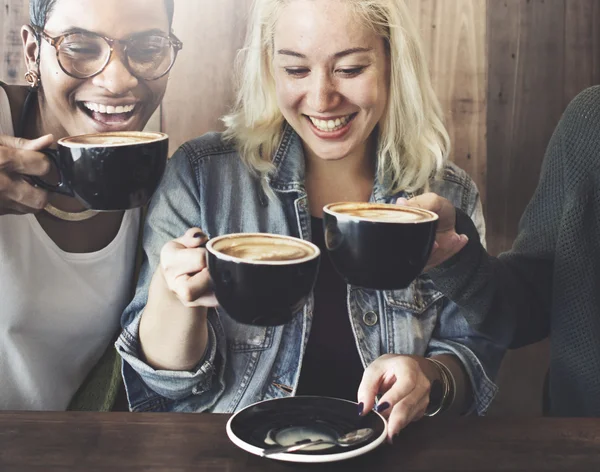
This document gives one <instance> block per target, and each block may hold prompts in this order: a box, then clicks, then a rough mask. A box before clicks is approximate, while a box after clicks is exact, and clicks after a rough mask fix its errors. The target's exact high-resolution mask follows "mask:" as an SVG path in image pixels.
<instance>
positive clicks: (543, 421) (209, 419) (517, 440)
mask: <svg viewBox="0 0 600 472" xmlns="http://www.w3.org/2000/svg"><path fill="white" fill-rule="evenodd" d="M228 419H229V415H222V414H216V413H215V414H180V413H171V414H169V413H145V414H139V413H65V412H58V413H39V412H33V413H10V412H5V413H2V412H0V470H2V471H3V472H13V471H19V472H29V471H44V472H55V471H61V472H66V471H75V470H77V471H86V472H96V471H97V472H100V471H110V472H113V471H116V470H126V471H130V472H137V471H140V472H141V471H144V472H148V471H153V472H163V471H164V472H166V471H170V472H174V471H215V472H216V471H223V472H225V471H227V472H238V471H240V472H241V471H244V472H247V471H257V472H258V471H260V472H274V471H282V472H285V471H290V470H295V471H310V472H317V471H319V472H321V471H323V472H331V471H340V472H341V471H372V472H396V471H402V472H413V471H421V472H445V471H461V472H466V471H473V472H483V471H485V472H493V471H513V472H515V471H522V472H538V471H547V472H551V471H557V472H558V471H561V472H562V471H597V470H600V455H598V448H599V447H600V420H599V419H556V418H527V419H523V418H519V419H506V418H477V417H468V418H456V419H441V418H434V419H423V420H421V421H419V422H418V423H413V424H411V425H409V426H408V427H407V428H406V429H405V430H403V431H402V432H401V433H400V435H399V436H398V437H396V438H395V439H394V444H393V445H392V446H390V445H388V444H385V443H384V444H382V445H381V446H380V447H378V448H377V449H376V450H374V451H372V452H370V453H368V454H366V455H363V456H360V457H357V458H353V459H348V460H345V461H341V462H335V463H328V464H292V463H286V462H280V461H277V460H272V459H265V458H261V457H258V456H255V455H252V454H249V453H247V452H246V451H244V450H242V449H240V448H238V447H236V446H235V445H234V444H233V443H232V442H231V441H230V440H229V438H228V437H227V434H226V431H225V425H226V422H227V420H228Z"/></svg>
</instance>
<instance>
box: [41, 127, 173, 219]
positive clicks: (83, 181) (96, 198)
mask: <svg viewBox="0 0 600 472" xmlns="http://www.w3.org/2000/svg"><path fill="white" fill-rule="evenodd" d="M168 149H169V138H168V136H167V135H166V134H164V133H150V132H141V131H140V132H135V131H120V132H108V133H96V134H86V135H80V136H69V137H66V138H62V139H59V140H58V150H52V149H45V150H43V151H41V152H43V153H44V154H46V155H47V156H48V157H49V158H50V160H51V161H52V163H53V164H54V166H55V167H56V169H57V171H58V174H59V182H58V183H57V184H52V183H49V182H46V181H45V180H43V179H41V178H39V177H34V176H30V177H29V179H30V180H31V181H32V182H33V183H34V184H36V185H38V186H39V187H42V188H44V189H46V190H49V191H51V192H56V193H61V194H64V195H68V196H70V197H76V198H77V199H78V200H79V201H81V203H83V205H84V206H85V207H86V208H89V209H92V210H99V211H117V210H128V209H130V208H137V207H141V206H144V205H146V204H147V203H148V201H149V200H150V197H151V196H152V194H153V193H154V191H155V190H156V188H157V187H158V184H159V183H160V180H161V178H162V176H163V173H164V170H165V166H166V162H167V155H168Z"/></svg>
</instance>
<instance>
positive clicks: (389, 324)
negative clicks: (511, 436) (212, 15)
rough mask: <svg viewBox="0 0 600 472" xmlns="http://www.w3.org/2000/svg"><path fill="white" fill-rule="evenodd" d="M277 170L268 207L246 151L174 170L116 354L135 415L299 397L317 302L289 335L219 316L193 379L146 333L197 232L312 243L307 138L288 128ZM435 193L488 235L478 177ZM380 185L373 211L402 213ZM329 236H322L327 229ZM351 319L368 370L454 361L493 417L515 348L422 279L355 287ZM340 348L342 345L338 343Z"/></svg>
mask: <svg viewBox="0 0 600 472" xmlns="http://www.w3.org/2000/svg"><path fill="white" fill-rule="evenodd" d="M273 162H274V164H275V167H276V170H275V172H273V173H272V174H271V175H270V177H269V178H268V185H269V187H270V188H271V189H272V190H273V192H274V194H275V196H276V198H275V199H273V198H268V197H267V195H266V194H265V192H264V190H263V188H262V186H261V184H260V181H259V179H258V178H257V177H256V176H255V175H253V174H252V173H251V172H250V171H249V170H248V168H247V167H246V166H245V165H244V164H243V163H242V161H241V159H240V156H239V153H238V152H237V151H236V150H235V148H234V147H233V146H232V145H231V144H229V143H225V142H224V141H223V140H222V137H221V135H220V134H218V133H210V134H207V135H204V136H202V137H200V138H197V139H195V140H192V141H189V142H187V143H185V144H184V145H183V146H182V147H181V148H180V149H179V150H178V151H177V152H176V153H175V155H174V156H173V157H172V158H171V159H170V161H169V163H168V165H167V170H166V172H165V176H164V177H163V180H162V183H161V185H160V188H159V190H158V191H157V193H156V194H155V196H154V198H153V200H152V202H151V205H150V208H149V213H148V218H147V221H146V226H145V229H144V242H143V246H144V251H145V260H144V264H143V267H142V272H141V275H140V280H139V283H138V287H137V292H136V295H135V298H134V299H133V301H132V302H131V304H130V305H129V306H128V308H127V309H126V311H125V312H124V314H123V318H122V325H123V328H124V330H123V332H122V334H121V336H120V338H119V339H118V340H117V342H116V347H117V349H118V351H119V353H120V354H121V356H122V358H123V360H124V362H123V378H124V381H125V386H126V390H127V396H128V399H129V404H130V408H131V410H132V411H198V412H200V411H210V412H221V413H223V412H224V413H230V412H234V411H236V410H238V409H241V408H243V407H245V406H247V405H250V404H252V403H255V402H257V401H261V400H267V399H271V398H278V397H285V396H289V395H293V394H294V393H295V391H296V387H297V382H298V378H299V375H300V367H301V363H302V356H303V354H304V349H305V346H306V343H307V340H308V336H309V333H310V327H311V321H312V316H313V300H312V297H311V299H310V300H309V302H308V303H307V304H306V305H305V306H304V307H303V309H302V311H301V312H300V313H298V314H297V315H296V316H295V317H294V319H293V320H292V321H291V322H289V323H288V324H286V325H284V326H278V327H256V326H248V325H242V324H239V323H237V322H235V321H234V320H232V319H231V318H230V317H229V316H228V315H227V313H226V312H225V311H224V310H223V309H222V308H220V307H219V308H216V309H210V310H209V312H208V325H209V341H208V347H207V350H206V354H205V356H204V359H202V361H201V362H200V363H199V364H198V365H197V367H196V368H195V369H194V370H193V371H164V370H155V369H153V368H152V367H150V366H149V365H148V364H146V363H145V362H144V359H143V355H142V353H141V351H140V343H139V324H140V318H141V312H142V310H143V308H144V306H145V304H146V300H147V295H148V286H149V284H150V280H151V278H152V275H153V273H154V271H155V269H156V268H157V265H158V263H159V257H160V250H161V248H162V246H163V245H164V244H165V243H166V242H167V241H169V240H171V239H174V238H177V237H180V236H181V235H182V234H183V233H184V232H185V231H187V230H188V229H189V228H191V227H194V226H197V227H199V228H202V230H203V231H204V232H205V233H206V234H207V235H208V236H209V237H214V236H217V235H221V234H226V233H234V232H235V233H237V232H268V233H278V234H287V235H292V236H296V237H300V238H303V239H310V237H311V227H310V213H309V211H308V199H307V195H306V191H305V188H304V154H303V149H302V144H301V141H300V138H299V137H298V136H297V134H296V133H295V132H294V131H293V130H292V128H291V127H289V126H288V125H286V126H285V129H284V132H283V136H282V139H281V143H280V145H279V147H278V150H277V152H276V155H275V157H274V160H273ZM431 187H432V190H433V191H435V192H436V193H438V194H440V195H442V196H444V197H446V198H448V199H449V200H450V201H451V202H453V203H454V205H456V206H457V207H459V208H461V209H462V210H463V211H465V212H466V213H467V214H468V215H470V216H471V218H472V219H473V221H474V222H476V224H477V226H478V228H479V230H480V234H481V235H482V238H483V235H484V226H483V225H484V223H483V215H482V210H481V203H480V200H479V194H478V191H477V188H476V186H475V184H474V183H473V182H472V180H471V179H470V178H469V177H468V176H467V174H466V173H465V172H464V171H462V170H460V169H458V168H457V167H456V166H454V165H453V164H450V163H449V164H447V166H446V168H445V170H444V175H443V177H442V178H441V179H440V180H435V181H433V182H432V183H431ZM382 188H383V187H382V186H381V184H380V183H379V182H377V181H376V182H375V184H374V188H373V193H372V197H371V200H372V201H377V202H390V201H392V200H394V199H395V198H397V197H399V196H407V195H406V194H404V193H400V194H397V195H390V196H386V195H384V193H383V190H382ZM319 230H320V229H319ZM347 306H348V314H349V317H350V322H351V325H352V329H353V331H354V337H355V340H356V347H357V349H358V352H359V355H360V358H361V360H362V363H363V366H364V367H367V366H368V365H369V364H370V363H372V362H373V361H374V360H375V359H377V358H378V357H380V356H381V355H383V354H386V353H395V354H413V355H421V356H433V355H439V354H453V355H455V356H457V357H458V358H459V359H460V360H461V361H462V363H463V365H464V367H465V370H466V372H467V373H468V377H469V379H470V381H471V385H472V387H473V394H474V395H473V396H474V404H473V405H472V407H471V411H476V412H477V413H478V414H484V413H485V411H486V409H487V408H488V406H489V405H490V403H491V401H492V399H493V398H494V396H495V394H496V392H497V387H496V385H495V384H494V383H493V382H492V380H490V378H494V377H495V375H496V373H497V370H498V368H499V365H500V361H501V359H502V356H503V355H504V352H505V347H504V346H503V345H500V344H497V343H495V342H494V341H492V339H491V338H488V337H485V336H483V335H481V334H479V333H477V332H476V331H474V330H473V329H472V328H470V327H469V325H468V324H467V323H466V321H465V320H464V318H463V317H462V315H461V313H460V309H459V308H458V306H457V305H455V304H454V303H453V302H451V301H450V300H449V299H447V298H446V297H444V296H443V295H442V293H440V292H439V291H438V290H437V289H436V287H435V286H434V285H433V283H432V281H431V280H430V279H429V278H428V277H427V276H426V275H422V276H420V277H419V278H418V279H417V280H415V281H414V282H413V283H412V284H411V285H410V286H409V287H408V288H407V289H404V290H389V291H376V290H368V289H363V288H359V287H354V286H348V292H347ZM332 342H335V338H334V337H332Z"/></svg>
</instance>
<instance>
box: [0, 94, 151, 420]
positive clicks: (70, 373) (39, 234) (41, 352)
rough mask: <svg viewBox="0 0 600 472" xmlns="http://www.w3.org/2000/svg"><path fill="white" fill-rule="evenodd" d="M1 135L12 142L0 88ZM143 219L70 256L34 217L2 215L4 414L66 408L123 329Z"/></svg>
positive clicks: (0, 384)
mask: <svg viewBox="0 0 600 472" xmlns="http://www.w3.org/2000/svg"><path fill="white" fill-rule="evenodd" d="M6 116H8V118H9V119H8V121H7V120H6V118H5V117H6ZM0 134H4V135H8V134H10V135H13V128H12V123H11V122H10V109H9V108H8V102H7V101H6V97H5V93H4V91H3V90H2V88H1V87H0ZM139 218H140V212H139V210H129V211H127V212H125V215H124V216H123V221H122V223H121V228H120V229H119V232H118V234H117V236H116V237H115V239H114V240H113V241H112V242H111V243H110V244H109V245H108V246H106V247H105V248H104V249H102V250H100V251H97V252H93V253H86V254H73V253H67V252H65V251H63V250H61V249H60V248H59V247H58V246H57V245H56V244H55V243H54V241H52V239H50V237H49V236H48V235H47V234H46V232H45V231H44V230H43V228H42V227H41V226H40V224H39V223H38V221H37V219H36V218H35V217H34V216H33V215H25V216H23V215H20V216H17V215H3V216H0V410H7V409H9V410H22V409H32V410H64V409H66V407H67V406H68V404H69V402H70V400H71V398H72V396H73V395H74V394H75V392H76V391H77V389H78V388H79V386H80V385H81V383H82V382H83V381H84V379H85V377H86V375H87V374H88V373H89V371H90V369H91V368H92V367H93V366H94V365H95V364H96V362H97V361H98V360H99V359H100V357H101V355H102V354H103V353H104V351H105V350H106V348H107V346H108V345H109V343H110V342H111V339H112V337H113V336H114V335H115V333H116V332H117V330H118V328H119V319H120V315H121V313H122V312H123V310H124V308H125V306H126V304H127V302H128V300H129V296H130V294H131V289H132V277H133V270H134V264H135V253H136V240H137V233H138V228H139Z"/></svg>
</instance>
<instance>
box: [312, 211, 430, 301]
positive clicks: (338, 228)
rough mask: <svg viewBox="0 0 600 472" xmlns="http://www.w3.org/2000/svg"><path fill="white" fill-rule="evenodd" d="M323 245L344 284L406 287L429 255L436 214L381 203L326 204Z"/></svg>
mask: <svg viewBox="0 0 600 472" xmlns="http://www.w3.org/2000/svg"><path fill="white" fill-rule="evenodd" d="M323 212H324V213H323V227H324V231H325V244H326V246H327V251H328V252H329V256H330V257H331V261H332V263H333V266H334V267H335V269H336V270H337V271H338V272H339V274H340V275H341V276H342V278H343V279H344V280H345V282H346V283H348V284H351V285H356V286H359V287H364V288H371V289H376V290H395V289H402V288H406V287H408V286H409V285H410V283H411V282H412V281H413V280H414V279H415V278H417V276H418V275H419V274H420V273H421V272H422V271H423V269H424V268H425V264H426V263H427V260H428V259H429V255H430V254H431V250H432V248H433V243H434V241H435V232H436V229H437V223H438V216H437V215H436V214H435V213H433V212H430V211H427V210H422V209H419V208H412V207H406V206H400V205H393V204H385V203H350V202H340V203H331V204H329V205H326V206H325V207H324V208H323Z"/></svg>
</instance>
